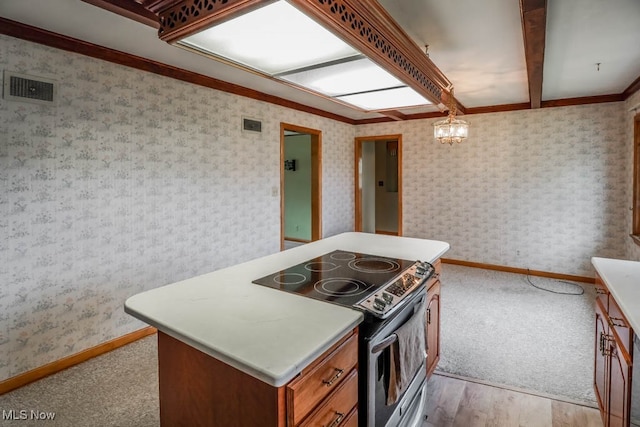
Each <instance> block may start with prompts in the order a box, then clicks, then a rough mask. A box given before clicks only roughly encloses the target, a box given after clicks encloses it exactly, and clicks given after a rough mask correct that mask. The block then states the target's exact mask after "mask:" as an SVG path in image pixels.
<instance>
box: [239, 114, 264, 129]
mask: <svg viewBox="0 0 640 427" xmlns="http://www.w3.org/2000/svg"><path fill="white" fill-rule="evenodd" d="M242 130H243V131H248V132H262V122H261V121H259V120H254V119H248V118H246V117H243V118H242Z"/></svg>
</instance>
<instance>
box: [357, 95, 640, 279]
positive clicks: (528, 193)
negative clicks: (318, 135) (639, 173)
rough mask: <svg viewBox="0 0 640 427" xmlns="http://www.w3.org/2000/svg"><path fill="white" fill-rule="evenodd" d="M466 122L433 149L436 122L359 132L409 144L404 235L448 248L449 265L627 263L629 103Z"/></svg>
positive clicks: (587, 268)
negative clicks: (452, 140) (464, 134)
mask: <svg viewBox="0 0 640 427" xmlns="http://www.w3.org/2000/svg"><path fill="white" fill-rule="evenodd" d="M467 119H468V121H469V122H470V126H471V127H470V137H469V139H468V140H467V141H465V142H463V143H461V144H457V145H453V146H449V145H441V144H439V143H437V142H435V141H434V139H433V128H432V123H433V122H434V120H413V121H405V122H400V123H381V124H372V125H366V126H359V127H358V129H357V134H358V136H372V135H384V134H394V133H402V135H403V186H404V187H403V216H404V234H405V235H407V236H414V237H425V238H433V239H438V240H444V241H447V242H449V243H450V244H451V250H450V251H449V252H448V253H447V254H446V257H449V258H454V259H461V260H467V261H475V262H481V263H488V264H498V265H503V266H513V267H520V268H530V269H533V270H543V271H551V272H556V273H566V274H577V275H585V276H591V275H592V274H593V269H592V266H591V262H590V259H591V257H592V256H603V257H624V255H625V246H626V241H627V239H628V237H627V236H628V234H629V227H628V221H627V213H626V212H627V210H628V201H627V198H626V194H627V193H626V187H627V182H628V175H629V173H628V171H627V168H628V166H629V165H628V162H627V161H626V159H627V158H628V152H627V150H625V149H624V145H625V144H624V139H625V131H624V127H623V126H621V123H622V121H623V119H624V114H623V103H608V104H595V105H584V106H576V107H563V108H545V109H539V110H524V111H514V112H508V113H492V114H479V115H472V116H468V117H467Z"/></svg>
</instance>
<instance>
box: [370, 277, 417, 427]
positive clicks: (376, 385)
mask: <svg viewBox="0 0 640 427" xmlns="http://www.w3.org/2000/svg"><path fill="white" fill-rule="evenodd" d="M425 301H426V292H425V290H424V289H421V290H420V291H417V292H416V295H414V296H413V297H412V298H411V299H410V300H409V301H407V303H406V304H405V306H404V307H403V308H402V309H401V310H400V311H398V312H397V313H396V314H395V315H394V316H392V317H391V318H389V319H387V320H386V321H385V322H382V323H379V324H377V325H374V326H370V330H369V333H370V335H369V336H365V337H364V341H365V342H364V345H363V346H361V347H364V349H362V350H361V364H363V365H362V366H363V367H364V366H366V373H365V372H363V373H365V375H362V376H361V380H364V379H365V378H366V381H363V382H362V383H361V384H360V390H361V398H362V399H361V401H364V405H361V409H362V410H361V413H363V414H366V422H365V423H364V424H361V425H366V426H367V427H382V426H394V427H396V426H413V425H420V423H421V422H422V420H423V418H424V399H425V397H426V359H425V361H424V363H423V364H422V365H420V367H418V369H417V370H416V372H415V373H414V374H413V380H412V381H411V382H410V384H409V386H408V387H407V388H406V390H404V392H403V394H402V395H401V396H400V397H399V399H398V400H397V401H396V403H394V404H392V405H387V390H388V386H389V369H390V362H389V358H390V351H391V346H390V344H391V343H392V342H393V341H394V337H395V336H394V332H395V331H396V330H397V329H398V328H399V327H400V326H402V325H403V324H405V323H406V322H407V321H408V320H409V319H410V318H411V317H412V316H413V315H414V313H417V312H418V311H420V309H421V308H422V307H423V306H424V304H425ZM416 351H422V353H424V349H416ZM363 377H364V378H363ZM365 405H366V411H365V410H364V409H365V408H364V407H363V406H365ZM412 421H413V422H412Z"/></svg>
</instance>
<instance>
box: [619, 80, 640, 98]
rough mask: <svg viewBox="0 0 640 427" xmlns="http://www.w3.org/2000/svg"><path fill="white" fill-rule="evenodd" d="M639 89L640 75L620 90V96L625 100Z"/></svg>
mask: <svg viewBox="0 0 640 427" xmlns="http://www.w3.org/2000/svg"><path fill="white" fill-rule="evenodd" d="M639 90H640V76H638V78H637V79H635V80H634V81H633V83H631V84H630V85H629V86H628V87H627V88H626V89H625V90H624V92H622V96H624V99H625V101H626V100H627V99H629V98H630V97H631V95H633V94H634V93H636V92H637V91H639Z"/></svg>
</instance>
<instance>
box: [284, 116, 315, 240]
mask: <svg viewBox="0 0 640 427" xmlns="http://www.w3.org/2000/svg"><path fill="white" fill-rule="evenodd" d="M285 130H290V131H294V132H298V133H302V134H308V135H310V136H311V241H314V240H320V239H321V238H322V131H320V130H317V129H311V128H307V127H303V126H297V125H293V124H290V123H280V250H281V251H283V250H284V249H285V248H284V241H285V239H286V240H292V241H300V242H308V241H305V240H302V239H291V238H286V237H285V235H284V198H285V194H284V141H285V135H284V131H285Z"/></svg>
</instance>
